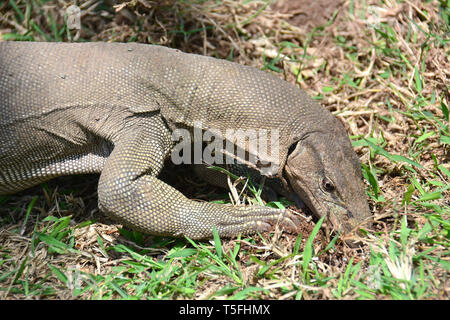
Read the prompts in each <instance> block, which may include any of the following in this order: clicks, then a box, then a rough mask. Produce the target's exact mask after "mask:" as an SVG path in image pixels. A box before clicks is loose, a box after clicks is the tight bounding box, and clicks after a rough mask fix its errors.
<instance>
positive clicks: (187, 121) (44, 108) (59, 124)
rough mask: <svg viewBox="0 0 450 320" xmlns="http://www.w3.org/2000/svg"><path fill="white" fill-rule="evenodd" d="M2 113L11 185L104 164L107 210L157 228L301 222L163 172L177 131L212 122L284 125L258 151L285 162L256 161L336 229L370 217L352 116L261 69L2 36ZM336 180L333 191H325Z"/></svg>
mask: <svg viewBox="0 0 450 320" xmlns="http://www.w3.org/2000/svg"><path fill="white" fill-rule="evenodd" d="M0 111H1V118H0V142H1V143H0V194H7V193H13V192H17V191H20V190H23V189H26V188H28V187H30V186H33V185H36V184H38V183H40V182H43V181H46V180H49V179H51V178H53V177H56V176H60V175H70V174H79V173H100V181H99V187H98V197H99V208H100V209H101V210H103V211H105V212H106V213H108V214H111V215H112V216H113V217H115V218H117V219H118V220H120V221H121V222H123V223H124V224H126V225H129V226H130V227H132V228H135V229H138V230H142V231H144V232H147V233H151V234H161V235H169V236H182V235H186V236H189V237H192V238H209V237H211V236H212V230H213V228H214V227H215V228H216V229H217V230H218V232H219V234H220V235H222V236H232V235H235V234H237V233H239V232H245V233H252V232H255V231H257V230H266V229H267V228H268V227H269V225H270V223H273V222H282V223H284V224H285V225H290V226H294V225H295V224H297V223H299V221H298V219H297V218H295V216H293V215H292V214H290V213H289V212H287V211H285V210H277V209H271V208H265V207H264V208H263V207H238V208H236V207H231V206H225V205H218V204H213V203H199V202H195V201H192V200H189V199H187V198H186V197H184V196H183V195H182V194H181V193H180V192H178V191H177V190H175V189H174V188H172V187H171V186H169V185H167V184H165V183H163V182H162V181H160V180H159V179H158V174H159V172H160V171H161V169H162V167H163V163H164V160H165V159H166V158H167V157H168V156H169V154H170V151H171V150H172V148H173V146H174V142H173V141H172V140H171V133H172V132H173V131H174V130H175V129H177V128H187V129H190V130H193V127H194V124H195V123H201V129H203V130H207V129H216V130H218V131H219V132H221V133H222V134H224V133H225V131H226V130H227V129H244V130H245V129H267V130H277V131H278V132H279V136H280V139H279V141H278V142H279V154H278V156H276V155H273V154H271V155H267V156H263V155H262V154H258V156H260V160H262V161H267V162H268V163H270V164H273V165H274V168H276V170H274V171H269V172H263V170H262V169H263V168H262V167H261V166H260V163H257V164H256V165H254V166H253V168H254V169H256V170H259V171H261V172H263V173H264V174H266V175H268V176H269V177H272V178H279V179H281V180H282V181H283V182H284V186H285V188H286V189H287V190H288V191H289V192H292V191H293V192H295V193H296V194H297V195H298V196H300V197H301V198H302V199H303V200H304V201H305V203H306V204H307V205H308V206H309V207H310V208H311V209H312V211H313V212H315V213H316V214H317V215H318V216H323V215H326V216H327V217H329V219H330V221H331V222H332V223H333V224H334V226H335V227H336V228H339V229H340V228H343V229H344V230H346V231H348V230H350V229H351V228H353V227H354V226H356V225H357V224H359V223H360V222H361V221H363V220H364V219H366V218H368V217H369V216H370V212H369V209H368V206H367V200H366V197H365V194H364V185H363V184H362V182H361V172H360V171H361V169H360V165H359V161H358V159H357V157H356V155H355V153H354V151H353V149H352V147H351V145H350V142H349V139H348V137H347V135H346V133H345V130H344V129H343V127H342V125H341V124H340V123H339V122H338V121H337V120H336V118H334V117H333V116H332V115H331V114H330V113H329V112H328V111H327V110H326V109H325V108H323V107H321V106H320V105H318V104H317V103H316V102H314V101H313V100H312V99H310V98H309V97H308V96H307V95H306V94H305V93H303V92H302V91H300V90H299V89H298V88H296V87H294V86H292V85H290V84H288V83H287V82H285V81H283V80H280V79H278V78H277V77H275V76H273V75H271V74H268V73H266V72H262V71H260V70H257V69H254V68H251V67H246V66H242V65H239V64H235V63H231V62H228V61H223V60H218V59H214V58H210V57H203V56H199V55H192V54H184V53H181V52H179V51H178V50H173V49H168V48H164V47H159V46H150V45H142V44H132V43H129V44H117V43H116V44H112V43H85V44H78V43H76V44H75V43H73V44H65V43H25V42H20V43H19V42H2V43H0ZM234 143H236V146H237V147H240V148H243V149H245V150H246V151H249V150H248V146H247V145H246V144H239V142H234ZM238 160H242V161H243V160H244V159H239V158H238ZM244 162H245V161H244ZM325 177H326V178H327V179H328V180H329V181H328V180H327V181H326V182H330V183H331V184H332V185H333V187H332V189H333V190H324V185H325V184H324V183H325V181H324V178H325ZM326 186H329V184H326ZM330 188H331V187H330Z"/></svg>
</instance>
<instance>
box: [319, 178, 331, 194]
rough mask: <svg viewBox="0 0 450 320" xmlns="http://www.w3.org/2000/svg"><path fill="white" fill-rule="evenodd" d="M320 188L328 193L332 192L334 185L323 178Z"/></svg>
mask: <svg viewBox="0 0 450 320" xmlns="http://www.w3.org/2000/svg"><path fill="white" fill-rule="evenodd" d="M322 187H323V188H324V190H325V191H328V192H332V191H334V184H333V182H331V181H330V179H328V178H323V180H322Z"/></svg>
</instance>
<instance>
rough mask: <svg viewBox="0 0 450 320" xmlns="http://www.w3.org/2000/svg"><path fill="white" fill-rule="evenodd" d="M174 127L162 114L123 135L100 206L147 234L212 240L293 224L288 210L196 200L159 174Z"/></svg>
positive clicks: (105, 175)
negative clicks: (214, 233)
mask: <svg viewBox="0 0 450 320" xmlns="http://www.w3.org/2000/svg"><path fill="white" fill-rule="evenodd" d="M171 144H172V142H171V140H170V131H169V130H168V129H167V128H166V126H165V125H164V123H163V121H162V120H161V119H160V118H157V117H155V118H150V119H141V121H140V123H139V125H136V126H134V127H133V129H132V130H128V131H127V132H125V133H123V134H121V135H120V138H119V139H118V141H117V142H116V143H115V147H114V150H113V152H112V153H111V155H110V156H109V158H108V160H107V161H106V163H105V166H104V168H103V171H102V174H101V176H100V181H99V187H98V197H99V207H100V209H101V210H102V211H104V212H106V213H107V214H110V215H111V216H113V217H114V218H116V219H118V220H119V221H121V222H122V223H124V224H125V225H127V226H129V227H131V228H133V229H136V230H140V231H143V232H145V233H150V234H157V235H168V236H183V235H185V236H188V237H190V238H193V239H199V238H211V237H212V235H213V228H216V230H217V231H218V233H219V235H220V236H224V237H230V236H233V235H236V234H238V233H240V232H242V233H254V232H256V231H264V230H266V229H268V228H269V227H270V223H276V222H278V221H279V222H282V223H284V224H287V225H290V226H292V227H295V225H296V224H297V223H298V218H296V217H294V216H293V215H292V214H290V213H288V212H287V211H286V210H279V209H272V208H268V207H259V206H257V207H247V206H246V207H244V206H242V207H233V206H228V205H223V204H216V203H209V202H197V201H193V200H190V199H188V198H186V197H185V196H184V195H183V194H182V193H180V192H179V191H177V190H176V189H174V188H173V187H171V186H169V185H167V184H166V183H164V182H162V181H161V180H159V179H158V178H157V176H158V174H159V172H160V170H161V168H162V166H163V162H164V159H165V157H166V155H167V153H168V152H169V151H170V147H171Z"/></svg>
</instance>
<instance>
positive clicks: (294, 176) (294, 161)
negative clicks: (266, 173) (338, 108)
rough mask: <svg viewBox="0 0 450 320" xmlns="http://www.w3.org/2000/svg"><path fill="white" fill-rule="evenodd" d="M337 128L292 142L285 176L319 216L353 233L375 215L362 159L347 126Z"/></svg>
mask: <svg viewBox="0 0 450 320" xmlns="http://www.w3.org/2000/svg"><path fill="white" fill-rule="evenodd" d="M336 120H337V119H336ZM336 122H339V121H336ZM334 128H336V129H334V130H333V132H326V133H325V132H312V133H309V134H306V135H304V136H303V138H302V139H300V140H298V141H297V142H296V143H294V144H292V145H291V147H290V149H289V152H288V157H287V161H286V164H285V167H284V179H285V180H287V183H288V185H289V188H290V189H291V191H293V192H294V193H295V194H297V195H298V196H299V197H300V198H301V199H302V200H303V202H304V203H305V204H306V205H307V206H308V208H309V209H310V210H312V211H313V213H314V214H315V215H316V216H318V217H322V216H326V217H327V219H328V220H329V222H330V223H331V225H332V227H333V228H334V229H337V230H341V231H343V232H344V233H349V232H351V231H354V230H355V229H357V227H358V225H360V224H361V223H362V222H364V221H365V220H367V219H368V218H369V217H370V215H371V214H370V210H369V206H368V203H367V198H366V193H365V186H364V182H363V178H362V173H361V165H360V162H359V159H358V157H357V155H356V153H355V152H354V150H353V148H352V146H351V143H350V140H349V139H348V137H347V134H346V132H345V129H344V128H343V126H342V125H341V124H340V123H339V124H338V125H337V126H335V127H334Z"/></svg>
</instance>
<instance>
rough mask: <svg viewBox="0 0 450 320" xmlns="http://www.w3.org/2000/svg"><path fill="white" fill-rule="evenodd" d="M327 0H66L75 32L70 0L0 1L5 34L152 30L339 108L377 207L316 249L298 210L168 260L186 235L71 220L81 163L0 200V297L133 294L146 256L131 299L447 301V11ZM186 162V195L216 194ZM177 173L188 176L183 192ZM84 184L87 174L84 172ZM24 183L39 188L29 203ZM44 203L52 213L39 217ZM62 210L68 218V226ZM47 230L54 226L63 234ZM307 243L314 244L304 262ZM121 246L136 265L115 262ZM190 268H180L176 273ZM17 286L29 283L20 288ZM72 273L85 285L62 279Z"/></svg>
mask: <svg viewBox="0 0 450 320" xmlns="http://www.w3.org/2000/svg"><path fill="white" fill-rule="evenodd" d="M272 2H273V1H272ZM326 2H327V1H324V0H322V1H317V2H316V3H317V6H318V8H319V9H317V10H316V11H314V8H313V7H311V3H312V2H310V1H297V2H296V3H297V4H299V3H304V6H303V7H302V5H294V4H293V3H294V2H293V1H286V0H285V1H281V0H280V1H278V2H276V3H271V1H251V2H249V3H247V4H245V3H246V1H230V0H225V1H220V2H217V1H145V0H133V1H128V2H125V1H111V2H102V1H94V0H90V1H79V5H80V7H81V9H82V17H81V21H82V24H83V29H82V30H80V31H77V30H66V29H64V25H65V24H64V12H65V10H66V8H67V7H68V6H69V5H70V4H72V2H71V1H62V0H61V1H47V2H45V1H31V2H29V1H19V0H18V1H15V2H13V1H11V2H10V4H9V5H8V4H7V2H5V1H3V2H0V7H2V9H1V13H2V15H1V17H0V36H3V39H4V40H5V39H11V38H12V39H16V40H25V39H26V40H36V41H54V40H58V41H70V40H72V41H73V40H78V41H80V40H89V41H114V42H116V41H137V42H144V43H156V44H161V45H166V46H171V47H176V48H180V49H181V50H183V51H185V52H193V53H199V54H203V55H210V56H216V57H219V58H223V59H232V60H233V61H236V62H239V63H242V64H247V65H252V66H255V67H258V68H265V69H266V70H267V71H268V72H274V73H276V74H277V75H279V76H280V77H282V78H284V79H286V80H287V81H289V82H291V83H294V84H296V85H298V86H299V87H301V88H302V89H304V90H306V91H307V92H308V93H309V94H310V95H311V96H314V97H316V98H317V99H319V100H320V102H321V104H322V105H324V106H325V107H327V108H328V109H329V110H330V111H332V112H333V113H334V114H335V115H336V116H337V117H339V118H340V119H341V120H342V122H343V123H344V125H345V126H346V128H347V130H348V132H349V134H350V135H351V136H352V138H353V141H354V146H355V149H356V151H357V153H358V155H359V156H360V158H361V162H362V163H363V164H364V165H365V175H366V178H367V180H368V194H369V196H370V206H371V209H372V211H373V212H374V219H375V224H374V226H373V229H372V230H366V232H365V234H364V235H363V236H361V238H360V240H361V244H360V245H359V246H358V247H355V248H353V247H349V246H348V245H346V243H345V242H342V241H341V240H339V239H338V240H337V241H336V242H335V243H334V245H333V246H332V247H331V248H327V246H328V244H329V243H330V241H331V240H332V239H333V235H331V236H330V235H326V234H325V233H322V232H319V233H318V234H317V236H316V237H315V240H314V242H312V243H309V244H308V243H307V239H308V237H309V235H310V234H311V233H312V232H313V228H314V225H315V224H314V222H313V221H312V220H311V219H307V220H305V224H304V226H302V230H301V233H302V240H301V241H300V242H299V245H298V246H296V245H295V243H296V240H297V237H296V235H292V234H288V233H286V232H275V233H274V234H267V235H264V237H263V238H261V239H259V238H258V237H256V238H254V239H238V240H229V241H224V242H223V243H222V248H221V250H222V252H223V253H222V256H220V254H219V256H220V257H217V256H216V257H212V256H210V255H208V253H207V252H213V251H214V249H216V253H217V252H219V251H220V250H218V247H217V243H216V244H215V246H212V245H210V244H208V243H200V244H197V245H198V246H199V248H198V249H197V250H198V251H197V253H195V254H196V256H195V259H192V260H189V259H187V260H184V259H178V258H170V254H171V253H172V254H173V252H182V253H183V254H186V255H187V253H188V252H187V251H183V250H188V249H190V248H192V247H189V248H185V245H186V243H185V242H182V241H175V240H171V239H160V238H152V237H149V238H144V239H141V238H140V237H141V236H139V235H136V234H134V235H133V234H128V235H127V236H126V237H124V236H123V235H120V234H119V232H118V231H117V228H116V227H115V226H114V224H112V223H105V222H107V220H106V219H102V220H100V222H95V223H92V224H90V225H88V226H80V227H79V228H74V227H75V226H76V225H78V224H79V223H83V222H84V221H88V220H89V219H94V218H95V217H98V216H100V214H99V213H98V209H97V207H96V194H95V189H94V188H93V187H86V186H85V182H86V178H85V177H81V178H79V179H80V180H76V179H77V178H75V180H73V178H70V179H66V178H65V179H60V180H58V181H57V182H51V183H49V184H48V186H46V187H44V188H42V187H36V188H33V189H31V190H29V191H27V192H25V193H22V194H19V195H14V196H11V197H9V198H8V199H4V200H3V202H0V205H1V207H0V212H1V216H0V217H1V219H2V220H0V221H1V224H0V226H1V227H0V289H1V291H0V295H3V298H7V299H20V298H24V297H27V298H59V299H66V298H73V297H74V295H75V292H76V293H77V294H76V295H75V296H76V298H82V299H86V298H116V297H122V298H127V297H128V296H127V295H134V296H138V297H142V295H139V288H138V287H139V286H138V285H137V284H134V283H132V282H130V279H131V278H132V277H133V276H136V275H137V276H139V277H147V279H150V278H151V279H152V281H153V280H155V279H154V274H151V272H150V271H151V270H155V272H156V271H158V272H156V276H155V277H156V280H155V281H156V283H157V284H155V286H154V288H153V287H152V289H151V290H149V291H148V292H147V293H146V294H144V295H143V296H144V297H149V296H150V297H156V298H186V297H188V298H189V297H191V298H196V299H206V298H211V297H214V298H225V297H230V296H232V295H234V294H238V297H242V298H269V299H292V298H304V299H354V298H376V299H390V298H403V299H404V298H413V299H414V298H416V299H417V298H419V299H422V298H437V299H447V298H448V294H449V287H448V286H449V283H448V272H449V261H448V246H449V242H448V238H449V233H448V230H449V227H448V213H449V211H448V208H449V198H450V197H449V184H448V180H449V179H450V176H448V175H446V172H447V173H448V171H449V170H450V165H449V158H450V153H449V148H448V141H449V140H448V139H449V138H448V136H449V135H448V109H447V117H446V116H445V110H446V108H448V98H449V94H448V89H449V86H450V81H449V73H450V58H449V56H450V55H449V53H450V49H449V46H448V45H447V46H445V45H444V44H448V32H449V31H450V29H449V28H450V27H449V26H448V25H446V24H445V21H443V14H442V12H444V13H445V10H447V11H446V12H447V19H448V10H449V8H448V7H446V5H445V4H444V2H442V1H441V2H439V1H418V0H407V1H402V2H399V1H396V0H387V1H384V2H383V3H381V1H366V2H365V4H363V3H364V2H360V1H341V2H340V3H339V5H338V6H336V10H335V11H333V10H328V11H326V10H321V9H320V8H323V7H320V5H323V3H326ZM2 3H3V4H4V5H3V6H2V5H1V4H2ZM11 3H14V5H13V4H11ZM111 3H113V4H114V6H112V5H111ZM325 7H327V6H326V4H325ZM18 12H21V13H23V17H21V15H20V14H19V13H18ZM305 13H306V14H305ZM327 21H328V22H327ZM447 22H448V20H447ZM299 23H302V24H299ZM52 26H56V27H52ZM60 30H62V31H61V32H59V31H60ZM367 141H368V142H367ZM380 148H382V150H380ZM392 155H400V156H403V157H405V158H407V159H409V160H411V161H414V163H417V164H419V166H416V165H415V164H412V162H408V161H404V160H403V159H399V158H398V157H392ZM445 170H447V171H445ZM187 176H188V177H187V178H183V179H181V178H179V177H177V176H175V177H172V179H175V181H176V182H177V188H178V189H180V190H182V191H183V192H185V193H187V194H188V195H189V196H190V197H191V198H198V199H211V198H214V197H217V194H220V193H221V191H220V190H217V189H213V191H212V192H211V188H210V187H207V186H206V185H205V184H203V183H202V182H200V181H197V180H195V179H196V178H194V177H192V176H189V175H187ZM89 179H91V178H89ZM190 179H191V180H194V181H195V184H196V185H198V187H197V188H196V190H195V191H193V190H191V186H192V183H191V181H190ZM95 182H96V180H95V178H92V183H91V185H95ZM58 185H63V186H64V187H63V188H62V189H65V191H64V192H63V193H61V192H59V191H58V188H57V187H56V186H58ZM72 190H76V192H74V193H73V194H75V195H76V196H73V195H72ZM43 191H44V196H42V193H43ZM35 194H36V195H39V198H38V199H37V200H36V202H34V203H33V205H32V206H30V208H31V209H30V212H29V214H28V213H27V207H28V206H29V204H30V203H31V202H32V199H33V196H34V195H35ZM0 201H1V198H0ZM61 204H63V206H61ZM47 216H56V217H62V218H61V219H62V220H60V221H59V222H54V221H47V222H45V221H44V222H43V219H44V217H47ZM66 216H72V218H71V219H69V220H67V224H68V225H67V226H65V225H64V223H66V222H64V221H65V220H64V217H66ZM61 221H62V222H61ZM69 227H72V229H69ZM428 228H430V231H429V232H427V233H426V234H422V233H421V231H422V230H428ZM35 229H36V230H35ZM55 230H56V231H55ZM65 230H66V231H67V232H66V233H65V234H63V235H59V234H60V232H62V231H64V232H65ZM70 230H71V231H70ZM36 232H39V233H36ZM46 234H50V235H53V236H55V237H60V239H59V240H60V241H62V242H63V243H64V244H66V245H67V248H65V247H62V246H61V245H60V244H58V243H52V242H51V240H49V239H48V238H45V235H46ZM42 235H44V236H42ZM130 238H131V239H134V242H131V241H129V240H127V239H130ZM124 244H125V245H126V246H129V247H131V248H134V249H135V250H136V252H139V254H138V253H134V254H133V253H130V252H129V251H127V250H125V249H123V247H121V245H124ZM140 246H144V248H142V247H140ZM192 246H193V247H195V245H194V244H193V245H192ZM308 246H310V247H311V248H313V258H312V259H311V261H310V262H309V263H307V264H306V266H305V265H304V263H303V262H304V261H305V250H307V249H306V248H308ZM55 248H56V249H55ZM69 248H73V249H76V251H75V250H73V251H71V250H69ZM149 248H151V249H149ZM236 248H238V249H239V253H238V254H236V255H235V254H234V253H233V252H234V250H237V249H236ZM325 249H327V250H325ZM58 250H59V251H58ZM141 254H142V255H141ZM180 255H182V254H181V253H180ZM187 257H189V255H187ZM132 259H135V260H134V261H137V262H139V263H141V264H142V265H143V266H144V267H142V270H141V269H139V268H138V267H136V269H139V270H138V271H136V272H135V273H134V272H131V271H130V270H129V269H126V267H124V264H123V262H124V261H130V260H132ZM217 259H219V260H217ZM137 262H136V263H137ZM225 262H227V263H229V264H227V267H223V266H222V264H221V263H225ZM158 263H161V266H156V265H155V264H158ZM51 266H55V267H57V268H56V270H55V267H53V268H52V267H51ZM152 268H153V269H152ZM189 268H193V270H195V271H192V272H193V274H195V275H194V276H192V275H190V274H188V271H183V270H189ZM202 268H204V271H202V272H199V271H198V270H199V269H202ZM58 270H59V271H58ZM61 270H63V271H61ZM111 274H118V275H119V279H112V278H111V276H110V275H111ZM75 276H77V277H78V278H76V279H75V278H73V277H75ZM120 276H122V278H120ZM71 277H72V278H71ZM175 279H176V280H175ZM398 279H403V280H398ZM405 279H406V280H405ZM77 281H78V282H77ZM108 281H109V282H108ZM148 281H150V280H148ZM405 281H406V282H405ZM422 282H423V284H422ZM99 283H101V284H99ZM112 283H113V285H111V287H108V286H107V284H112ZM24 284H27V285H28V286H29V287H30V288H31V287H32V288H34V289H33V290H34V291H32V290H31V289H29V291H28V292H27V291H26V290H25V289H23V288H24ZM76 286H78V287H82V288H84V291H83V290H80V292H78V291H74V290H75V289H76V288H75V287H76ZM96 286H97V287H98V288H100V289H98V288H97V287H96ZM116 287H119V289H117V288H116ZM181 287H183V288H185V289H180V288H181ZM233 287H236V288H238V289H235V290H233ZM86 288H87V289H86ZM109 288H113V289H109ZM114 288H115V289H114ZM248 288H259V289H263V290H262V291H252V290H253V289H252V290H248V291H246V290H247V289H248ZM188 289H189V290H188ZM252 292H253V293H252ZM239 294H241V296H239Z"/></svg>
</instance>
